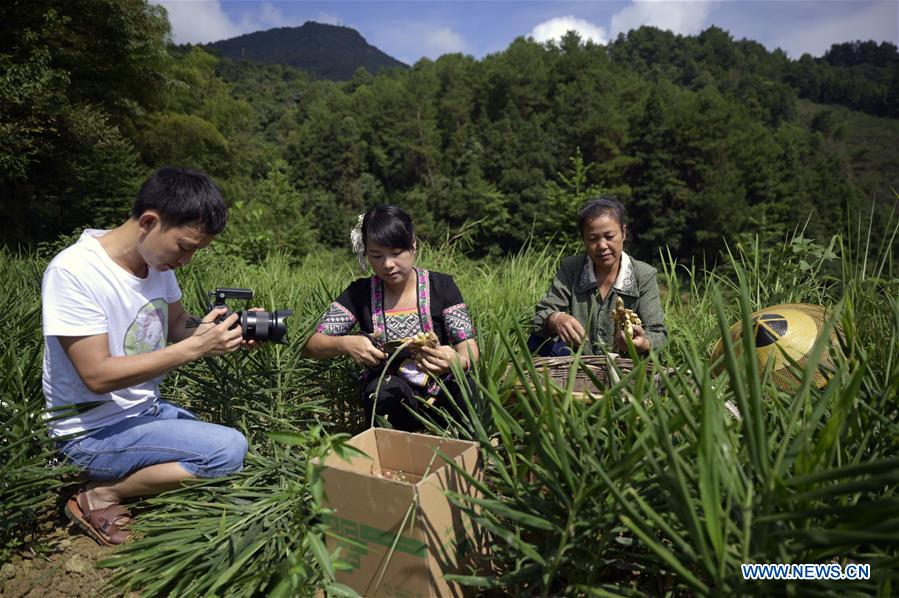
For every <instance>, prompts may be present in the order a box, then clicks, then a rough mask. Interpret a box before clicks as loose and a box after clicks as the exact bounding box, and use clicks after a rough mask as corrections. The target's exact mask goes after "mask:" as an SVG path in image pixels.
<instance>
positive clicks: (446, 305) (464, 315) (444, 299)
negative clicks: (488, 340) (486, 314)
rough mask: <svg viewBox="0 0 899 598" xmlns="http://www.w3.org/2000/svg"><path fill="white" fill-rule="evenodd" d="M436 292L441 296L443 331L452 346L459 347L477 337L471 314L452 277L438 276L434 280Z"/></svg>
mask: <svg viewBox="0 0 899 598" xmlns="http://www.w3.org/2000/svg"><path fill="white" fill-rule="evenodd" d="M434 283H435V284H434V287H435V288H434V290H435V291H436V292H437V293H438V294H439V295H438V296H439V297H440V303H441V307H442V309H441V314H440V315H441V316H442V319H443V331H444V333H445V337H446V339H447V341H448V342H449V344H450V345H458V344H459V343H461V342H464V341H467V340H468V339H472V338H476V337H477V330H475V327H474V322H473V321H472V318H471V312H470V311H469V309H468V306H467V305H466V304H465V301H464V300H463V299H462V291H460V290H459V287H458V286H456V282H455V281H454V280H453V277H452V276H447V275H442V276H440V275H438V277H435V280H434Z"/></svg>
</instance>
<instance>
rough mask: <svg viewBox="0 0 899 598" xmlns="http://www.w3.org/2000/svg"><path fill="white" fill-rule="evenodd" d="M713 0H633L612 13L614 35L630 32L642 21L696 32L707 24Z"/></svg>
mask: <svg viewBox="0 0 899 598" xmlns="http://www.w3.org/2000/svg"><path fill="white" fill-rule="evenodd" d="M713 4H714V3H713V2H708V1H673V0H634V2H633V3H632V4H630V5H629V6H627V7H625V8H623V9H621V10H619V11H618V12H617V13H615V14H614V15H613V16H612V35H613V36H617V35H618V34H619V33H627V32H628V31H630V30H631V29H637V28H639V27H641V26H642V25H648V26H651V27H658V28H659V29H668V30H670V31H672V32H674V33H679V34H682V35H695V34H697V33H699V32H700V31H702V30H703V29H704V28H705V27H706V25H707V22H708V17H709V14H711V12H712V8H713Z"/></svg>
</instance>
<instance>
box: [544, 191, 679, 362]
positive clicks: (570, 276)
mask: <svg viewBox="0 0 899 598" xmlns="http://www.w3.org/2000/svg"><path fill="white" fill-rule="evenodd" d="M578 229H579V230H580V233H581V239H582V240H583V242H584V249H585V250H586V251H585V255H578V256H573V257H567V258H564V259H563V260H562V263H561V265H560V266H559V270H558V271H557V272H556V276H555V279H554V280H553V283H552V286H551V287H550V289H549V291H548V292H547V293H546V295H545V296H544V297H543V299H541V300H540V303H538V304H537V313H536V315H535V316H534V320H533V323H534V327H535V329H536V331H535V333H534V335H533V336H532V337H531V349H532V350H536V351H537V352H538V353H539V354H540V355H547V356H549V355H565V354H567V353H569V352H570V348H576V347H579V346H580V345H581V344H582V343H585V342H586V343H587V346H586V347H585V348H584V352H585V353H587V354H591V353H597V352H601V351H602V350H608V351H615V350H617V351H626V350H627V341H626V339H625V336H624V332H623V331H622V330H618V331H616V329H615V323H614V321H613V319H612V312H613V310H614V309H615V304H616V300H617V299H618V298H619V297H620V298H621V299H622V300H623V301H624V306H625V307H626V308H628V309H632V310H634V311H635V312H636V313H637V315H638V316H639V317H640V320H641V321H642V322H643V325H642V326H635V327H634V330H633V344H634V347H635V348H636V349H637V351H638V352H640V353H647V352H649V350H650V349H656V350H658V349H659V348H661V347H662V345H664V344H665V342H666V340H667V338H668V332H667V331H666V330H665V323H664V321H663V314H662V305H661V302H660V300H659V286H658V283H657V282H656V269H655V268H653V267H652V266H650V265H649V264H646V263H644V262H641V261H639V260H635V259H634V258H632V257H630V256H629V255H628V254H627V253H625V252H624V241H625V240H626V239H627V215H626V212H625V209H624V206H623V205H622V204H621V202H619V201H618V200H616V199H614V198H610V197H602V198H599V199H594V200H591V201H588V202H587V203H586V204H585V205H584V206H583V207H582V208H581V210H580V212H579V213H578Z"/></svg>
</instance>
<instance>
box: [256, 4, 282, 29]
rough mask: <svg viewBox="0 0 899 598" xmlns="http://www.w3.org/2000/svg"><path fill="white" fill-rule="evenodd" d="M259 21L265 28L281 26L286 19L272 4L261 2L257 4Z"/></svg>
mask: <svg viewBox="0 0 899 598" xmlns="http://www.w3.org/2000/svg"><path fill="white" fill-rule="evenodd" d="M259 22H260V23H262V24H263V25H264V26H265V27H266V28H271V27H281V26H282V24H283V23H285V22H286V19H285V18H284V15H282V14H281V11H280V10H278V8H277V7H276V6H275V5H274V4H272V3H271V2H262V3H261V4H260V5H259Z"/></svg>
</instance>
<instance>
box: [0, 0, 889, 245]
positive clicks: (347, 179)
mask: <svg viewBox="0 0 899 598" xmlns="http://www.w3.org/2000/svg"><path fill="white" fill-rule="evenodd" d="M167 32H168V23H167V21H166V19H165V13H164V11H163V10H162V9H161V8H159V7H154V6H149V5H147V4H146V3H145V2H143V1H141V0H128V1H125V2H119V1H118V0H73V1H72V2H65V3H62V2H52V1H50V0H45V1H44V2H34V3H22V2H19V3H13V4H11V5H10V4H8V5H4V7H3V8H0V33H2V36H3V39H4V40H9V41H8V43H6V44H5V45H4V48H3V50H2V53H0V209H2V210H3V213H4V220H5V221H6V222H7V223H8V224H5V225H4V227H3V229H2V242H3V243H6V244H10V245H18V244H25V245H33V244H35V243H37V242H40V241H45V240H53V239H55V238H56V236H57V235H59V234H60V233H69V232H71V231H73V230H74V229H75V228H77V227H79V226H84V225H88V224H91V225H101V224H104V223H114V222H116V221H118V220H120V219H121V218H122V217H124V215H125V214H126V211H125V208H126V207H127V206H128V205H129V204H130V201H131V198H132V197H133V194H134V192H135V191H136V185H137V183H138V181H139V180H141V178H142V177H143V176H144V175H145V174H146V173H147V172H149V171H150V170H152V169H154V168H156V167H158V166H161V165H164V164H179V165H186V166H194V167H197V168H202V169H205V170H207V171H209V172H210V173H211V174H213V175H214V176H215V177H216V180H217V181H219V183H220V184H221V186H222V188H223V190H224V191H225V193H226V196H227V198H228V200H229V202H230V203H231V204H232V206H231V211H230V221H229V225H228V228H227V230H226V231H225V233H224V235H223V239H222V243H221V244H222V245H226V246H230V247H231V248H232V249H233V250H234V251H237V252H239V253H240V254H242V255H244V256H245V257H246V258H248V259H256V258H258V257H260V256H262V255H264V254H265V253H266V252H268V251H270V250H278V251H284V252H287V253H290V254H293V255H296V256H301V255H303V254H304V253H306V252H308V251H309V250H311V249H312V248H314V247H316V246H343V245H345V242H346V238H347V231H348V230H349V229H350V228H351V226H352V224H353V222H354V221H355V218H356V215H357V214H358V213H360V212H361V211H363V210H364V209H365V208H366V207H367V206H370V205H372V204H374V203H376V202H394V203H397V204H400V205H402V206H404V207H406V208H407V209H409V210H410V212H411V213H412V214H413V217H414V218H415V220H416V223H417V224H418V227H419V231H420V233H421V235H422V237H423V238H424V239H425V240H431V239H442V238H444V237H445V236H446V235H447V234H453V233H454V232H455V231H458V230H459V229H460V228H462V227H464V226H465V225H466V224H467V223H468V224H470V223H472V222H477V223H478V226H477V227H474V228H471V229H469V230H470V233H471V234H470V235H468V236H467V238H468V239H469V240H470V241H472V242H473V243H472V247H473V250H474V251H477V252H481V253H495V252H505V251H515V250H517V249H518V248H519V247H520V246H521V244H522V243H524V242H526V240H528V239H534V240H536V241H538V242H546V241H548V240H550V239H555V240H557V241H558V240H560V239H561V240H564V239H572V238H574V236H575V233H574V214H575V210H576V208H577V206H578V205H579V204H580V203H581V202H582V201H583V200H584V199H586V198H587V197H589V196H591V195H595V194H597V193H614V194H616V195H617V196H619V197H620V198H622V199H623V200H624V201H625V202H626V204H627V205H628V206H629V209H630V213H631V220H632V222H631V228H630V231H631V233H632V235H631V236H632V238H631V241H632V243H633V244H632V251H634V252H635V253H636V254H637V255H638V256H640V257H643V258H646V259H650V260H653V259H654V258H655V256H656V255H657V251H658V249H659V247H660V245H667V246H668V247H669V248H670V250H671V251H672V253H673V254H674V255H675V256H677V257H682V258H691V257H698V258H702V257H703V256H705V257H708V258H710V259H713V258H714V257H715V256H716V255H717V253H718V252H719V251H720V250H721V249H722V248H723V246H724V242H725V239H729V240H734V239H737V238H740V236H741V235H745V234H748V233H755V232H761V233H762V234H764V235H770V236H773V237H775V238H777V237H778V236H782V235H783V234H785V233H786V232H788V231H790V230H793V229H794V228H795V227H797V226H801V225H802V224H803V223H805V222H806V221H807V220H808V221H809V222H808V229H807V233H806V234H807V235H811V236H823V235H827V234H830V233H832V232H834V231H838V230H843V227H844V226H845V221H846V219H847V218H850V217H851V218H853V219H854V218H856V217H857V214H858V213H862V212H863V213H866V214H867V213H868V211H869V209H870V208H871V202H872V201H873V202H874V210H875V214H883V215H886V214H888V213H889V211H890V209H892V207H893V204H894V199H893V197H894V196H893V194H892V193H891V189H890V187H891V186H892V187H893V188H899V182H897V180H896V177H897V173H899V149H897V147H899V144H897V143H896V140H897V139H899V119H897V118H895V117H894V116H891V115H893V114H894V113H893V112H890V110H891V109H895V106H896V105H897V104H896V103H895V102H893V103H892V104H890V102H886V103H884V102H882V101H881V100H877V101H874V100H873V99H872V98H879V97H891V96H890V94H891V93H894V91H891V90H894V87H891V86H893V81H894V78H895V69H891V67H889V65H890V64H895V61H896V47H895V46H893V45H891V44H880V45H877V44H874V43H873V42H861V43H859V42H852V43H849V44H841V45H836V46H834V47H833V48H832V49H831V50H830V51H829V52H828V53H827V54H826V55H825V56H824V57H823V58H822V59H813V58H811V57H808V59H806V58H805V57H803V58H801V59H800V60H797V61H793V60H790V59H789V58H788V57H787V56H786V55H784V54H783V53H782V52H778V51H775V52H768V51H767V50H765V49H764V47H762V46H761V45H760V44H757V43H755V42H752V41H747V40H741V41H735V40H733V39H732V38H731V36H730V35H729V34H728V33H727V32H725V31H723V30H721V29H718V28H711V29H708V30H706V31H704V32H703V33H701V34H700V35H698V36H686V37H685V36H676V35H673V34H670V33H667V32H662V31H659V30H657V29H652V28H641V29H639V30H635V31H631V32H629V33H628V34H627V35H625V36H621V37H619V38H618V39H617V40H616V41H614V42H612V43H611V44H609V45H607V46H602V45H597V44H593V43H590V42H584V41H583V40H581V39H580V38H578V36H577V35H575V34H569V35H567V36H566V37H565V38H564V39H563V40H562V41H561V42H560V43H558V44H549V45H545V44H540V43H536V42H534V41H531V40H527V39H523V38H520V39H517V40H515V41H514V42H513V43H512V44H511V45H510V46H509V47H508V48H507V49H506V50H504V51H503V52H499V53H496V54H492V55H490V56H487V57H485V58H484V59H481V60H476V59H474V58H472V57H469V56H462V55H458V54H451V55H446V56H443V57H441V58H440V59H438V60H436V61H431V60H426V59H422V60H421V61H419V62H418V63H416V64H415V65H414V66H413V67H412V68H410V69H406V70H404V69H388V70H385V71H383V72H381V73H380V74H377V75H372V74H370V73H369V72H367V71H366V70H362V69H359V70H357V71H355V72H354V73H353V75H352V77H351V78H350V79H349V80H348V81H344V82H336V81H328V80H322V79H319V78H316V77H314V76H312V75H309V74H307V73H304V72H302V71H299V70H296V69H293V68H291V67H289V66H285V65H283V64H268V65H265V64H257V63H250V62H246V61H232V60H228V59H221V58H218V57H215V56H213V55H211V54H209V53H207V52H205V51H204V50H203V49H201V48H196V47H193V48H191V47H175V46H171V45H166V41H167V39H168V38H167ZM872 44H873V46H872ZM875 48H876V50H877V51H876V52H873V49H875ZM884 65H886V66H884ZM860 76H864V77H866V78H867V80H868V82H869V83H870V85H869V87H868V88H866V89H868V90H869V91H870V93H868V92H865V93H862V94H859V95H857V97H855V96H853V97H850V96H849V95H846V93H843V94H842V95H841V93H837V92H835V91H833V90H838V89H846V90H850V87H851V85H850V84H849V83H848V82H852V81H856V79H857V77H860ZM815 80H817V81H820V82H824V81H827V82H828V83H827V84H826V85H824V84H823V83H822V84H821V85H820V86H819V87H818V88H817V90H818V91H817V92H814V89H815V88H814V86H806V87H804V86H805V83H803V82H808V81H815ZM853 85H854V83H853ZM824 89H828V90H830V91H828V92H827V94H829V95H827V96H826V97H825V96H823V95H822V94H823V93H824V92H823V91H822V90H824ZM850 91H851V90H850ZM847 93H848V91H847ZM816 94H817V95H816ZM853 98H854V99H853ZM823 100H827V101H828V102H831V103H830V104H824V103H822V101H823ZM859 108H862V109H864V110H865V112H862V111H859V110H858V109H859ZM810 216H811V219H809V218H810Z"/></svg>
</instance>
